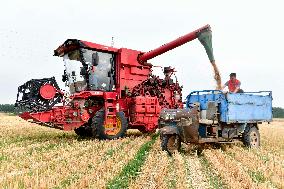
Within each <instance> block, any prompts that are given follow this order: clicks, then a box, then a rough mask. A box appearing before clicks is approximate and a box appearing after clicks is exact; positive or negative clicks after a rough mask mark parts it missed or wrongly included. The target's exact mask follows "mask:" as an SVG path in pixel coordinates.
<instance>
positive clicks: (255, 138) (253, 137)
mask: <svg viewBox="0 0 284 189" xmlns="http://www.w3.org/2000/svg"><path fill="white" fill-rule="evenodd" d="M243 142H244V145H245V146H247V147H250V148H257V147H259V146H260V135H259V130H258V128H257V127H256V126H254V125H248V126H247V127H246V129H245V131H244V134H243Z"/></svg>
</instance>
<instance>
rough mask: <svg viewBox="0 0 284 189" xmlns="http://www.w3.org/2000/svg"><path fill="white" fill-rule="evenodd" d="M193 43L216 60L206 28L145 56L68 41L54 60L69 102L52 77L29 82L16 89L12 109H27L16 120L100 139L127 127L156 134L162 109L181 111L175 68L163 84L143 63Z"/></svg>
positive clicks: (114, 135) (119, 133)
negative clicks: (196, 41)
mask: <svg viewBox="0 0 284 189" xmlns="http://www.w3.org/2000/svg"><path fill="white" fill-rule="evenodd" d="M196 38H198V39H199V40H200V41H201V43H202V44H203V46H204V47H205V49H206V52H207V54H208V56H209V58H210V60H211V59H213V60H214V57H213V53H212V43H211V30H210V26H209V25H206V26H204V27H202V28H199V29H197V30H195V31H193V32H190V33H188V34H186V35H184V36H182V37H180V38H177V39H176V40H174V41H171V42H169V43H166V44H164V45H162V46H161V47H158V48H156V49H154V50H151V51H149V52H147V53H144V52H141V51H137V50H131V49H126V48H119V49H118V48H114V47H109V46H105V45H100V44H96V43H91V42H87V41H82V40H77V39H68V40H66V41H65V42H64V43H63V44H62V45H60V46H59V47H58V48H57V49H56V50H55V51H54V55H55V56H58V57H62V58H63V61H64V65H65V70H64V74H63V76H62V81H63V82H65V84H66V86H68V87H69V89H70V96H69V97H68V98H69V99H68V100H67V99H66V97H65V96H64V93H63V92H62V91H61V90H60V89H59V87H58V85H57V83H56V81H55V79H54V78H47V79H33V80H30V81H28V82H27V83H25V84H24V85H22V86H20V87H19V90H18V97H17V101H16V106H18V107H22V108H23V109H24V110H26V111H25V112H24V113H22V114H21V115H20V117H22V118H23V119H26V120H31V121H33V122H37V123H39V124H43V125H45V126H50V127H54V128H59V129H62V130H75V132H76V133H77V134H78V135H80V136H93V137H99V138H102V139H114V138H118V137H123V136H124V135H125V133H126V130H127V129H128V128H133V129H139V130H140V131H142V132H154V131H155V130H156V128H157V127H158V119H159V114H160V111H161V109H162V108H182V107H183V103H182V94H181V91H182V87H181V86H180V84H179V83H178V81H174V80H172V79H171V77H172V75H173V72H175V71H174V69H173V68H171V67H165V68H164V74H165V78H163V79H161V78H159V77H158V76H155V75H153V74H152V64H151V63H149V62H147V61H148V60H149V59H152V58H154V57H156V56H158V55H161V54H163V53H165V52H167V51H169V50H172V49H174V48H176V47H178V46H181V45H183V44H185V43H187V42H189V41H192V40H194V39H196ZM34 86H36V87H34ZM21 96H22V98H21Z"/></svg>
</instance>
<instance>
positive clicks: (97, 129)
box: [92, 108, 128, 140]
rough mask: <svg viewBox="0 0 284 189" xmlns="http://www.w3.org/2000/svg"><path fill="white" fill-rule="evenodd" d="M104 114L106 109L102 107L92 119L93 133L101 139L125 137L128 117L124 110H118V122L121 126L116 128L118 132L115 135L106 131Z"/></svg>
mask: <svg viewBox="0 0 284 189" xmlns="http://www.w3.org/2000/svg"><path fill="white" fill-rule="evenodd" d="M104 116H105V111H104V109H103V108H102V109H100V110H99V111H97V113H96V114H95V116H94V117H93V119H92V128H93V135H94V136H97V137H98V138H99V139H108V140H112V139H117V138H121V137H124V136H125V134H126V131H127V127H128V123H127V119H126V117H125V115H124V112H117V114H116V118H117V124H118V125H119V128H117V129H116V133H115V134H113V135H110V134H108V133H106V132H105V126H104Z"/></svg>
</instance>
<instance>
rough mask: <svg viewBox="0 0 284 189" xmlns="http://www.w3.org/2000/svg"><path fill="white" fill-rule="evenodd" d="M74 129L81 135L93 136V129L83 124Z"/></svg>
mask: <svg viewBox="0 0 284 189" xmlns="http://www.w3.org/2000/svg"><path fill="white" fill-rule="evenodd" d="M74 131H75V133H76V134H77V135H78V136H80V137H92V130H91V128H90V127H86V126H81V127H78V128H76V129H74Z"/></svg>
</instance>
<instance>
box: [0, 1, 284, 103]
mask: <svg viewBox="0 0 284 189" xmlns="http://www.w3.org/2000/svg"><path fill="white" fill-rule="evenodd" d="M283 7H284V6H283V2H282V1H281V0H279V1H273V0H270V1H261V0H258V1H253V0H250V1H248V0H246V1H245V0H238V1H225V0H224V1H212V0H208V1H202V0H200V1H196V0H195V1H190V0H187V1H185V0H183V1H166V0H161V1H158V0H156V1H154V0H151V1H148V0H143V1H142V0H141V1H134V0H132V1H130V0H129V1H123V0H120V1H117V0H116V1H115V0H114V1H110V0H109V1H95V0H90V1H88V0H81V1H72V0H56V1H55V0H48V1H39V0H25V1H22V0H19V1H15V0H9V1H3V2H2V3H1V7H0V58H1V59H0V65H1V67H0V76H1V80H0V86H1V93H0V103H14V102H15V99H16V93H17V87H18V86H19V85H21V84H23V83H24V82H26V81H28V80H30V79H32V78H34V79H35V78H43V77H51V76H56V78H57V82H58V83H59V84H60V86H61V87H62V88H63V87H64V84H63V83H62V81H61V75H62V73H63V70H64V66H63V61H62V60H61V59H60V58H58V57H53V56H52V55H53V50H54V49H56V48H57V47H58V46H59V45H60V44H62V43H63V42H64V41H65V40H66V39H68V38H76V39H82V40H86V41H91V42H96V43H100V44H104V45H110V44H111V37H112V36H113V37H114V46H115V47H117V48H120V47H126V48H130V49H136V50H141V51H148V50H151V49H153V48H156V47H158V46H160V45H162V44H163V43H166V42H169V41H171V40H173V39H175V38H177V37H179V36H181V35H184V34H186V33H188V32H190V31H193V30H195V29H197V28H199V27H201V26H203V25H205V24H210V25H211V27H212V31H213V47H214V53H215V59H216V63H217V65H218V67H219V69H220V72H221V75H222V79H223V81H224V82H225V80H227V79H228V75H229V74H230V73H231V72H236V73H237V77H238V79H239V80H240V81H241V82H242V87H241V88H243V89H244V90H245V91H260V90H272V91H273V97H274V100H273V106H281V107H284V97H283V96H284V94H283V93H284V84H283V83H284V63H283V54H284V53H283V44H284V39H283V37H282V35H283V33H284V22H283V18H284V11H283ZM150 62H151V63H152V64H154V65H157V66H174V67H175V68H176V69H177V71H178V72H177V76H178V78H179V81H180V83H182V84H183V86H184V91H183V96H186V95H187V94H188V93H189V92H190V91H192V90H203V89H213V88H214V87H215V83H214V80H213V70H212V68H211V66H210V64H209V61H208V59H207V55H206V53H205V51H204V49H203V47H202V46H201V44H200V43H199V41H198V40H196V41H193V42H191V43H187V44H185V45H183V46H182V47H180V48H177V49H175V50H172V51H170V52H168V53H166V54H164V55H161V56H159V57H157V58H154V59H152V60H151V61H150ZM156 73H157V74H159V73H158V72H156Z"/></svg>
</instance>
